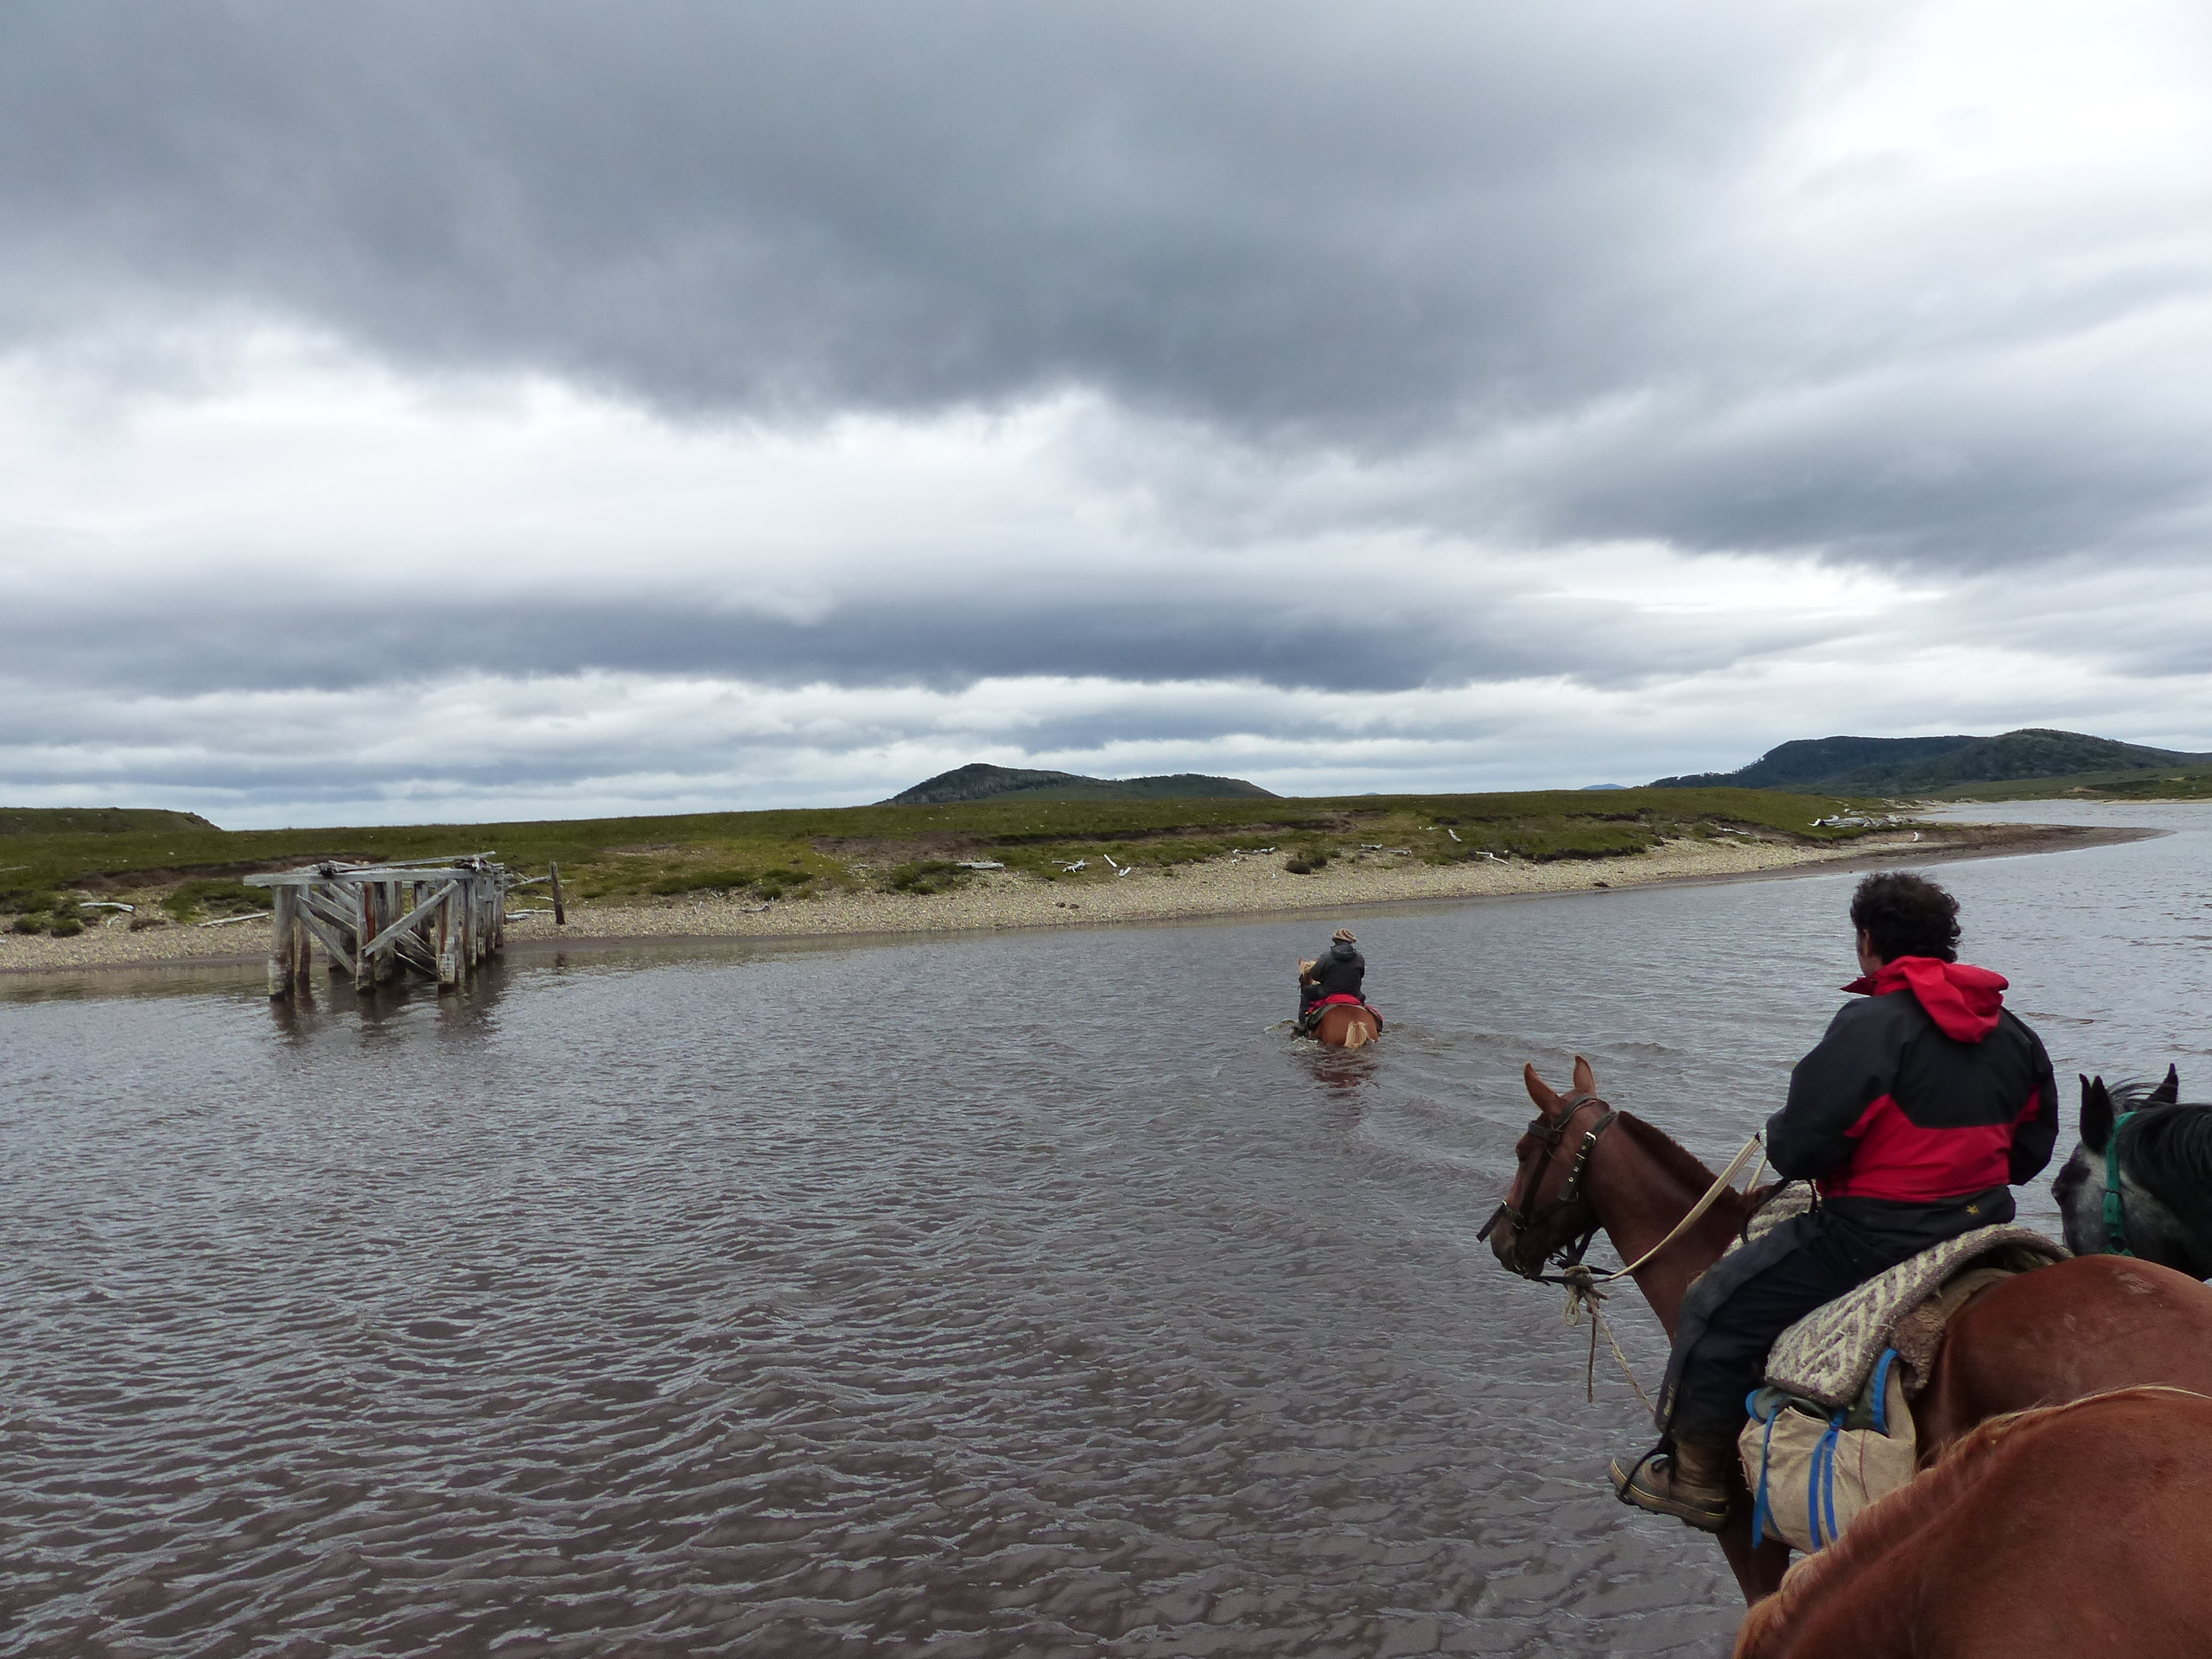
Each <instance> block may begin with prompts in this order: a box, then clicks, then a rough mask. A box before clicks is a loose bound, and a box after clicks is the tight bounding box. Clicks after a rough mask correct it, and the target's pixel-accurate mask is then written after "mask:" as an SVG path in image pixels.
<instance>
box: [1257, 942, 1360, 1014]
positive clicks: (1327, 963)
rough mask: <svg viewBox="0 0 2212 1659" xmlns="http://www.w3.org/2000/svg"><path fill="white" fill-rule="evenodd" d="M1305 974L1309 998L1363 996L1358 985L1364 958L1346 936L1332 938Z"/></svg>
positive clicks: (1318, 999) (1316, 999) (1315, 999)
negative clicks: (1310, 987) (1309, 986)
mask: <svg viewBox="0 0 2212 1659" xmlns="http://www.w3.org/2000/svg"><path fill="white" fill-rule="evenodd" d="M1366 978H1367V958H1366V957H1363V956H1361V955H1360V954H1359V950H1358V948H1357V946H1356V945H1354V944H1353V943H1352V942H1351V939H1350V938H1338V939H1332V940H1330V941H1329V948H1328V949H1327V950H1324V951H1323V952H1322V953H1321V954H1320V955H1319V957H1315V958H1314V960H1313V969H1312V971H1311V972H1309V973H1308V974H1307V975H1306V982H1307V983H1308V984H1309V985H1311V986H1312V988H1313V993H1312V997H1311V1000H1312V1001H1317V1002H1318V1001H1320V1000H1321V998H1323V997H1325V996H1359V995H1363V992H1362V991H1361V989H1360V986H1361V985H1362V984H1363V982H1365V980H1366ZM1276 983H1278V984H1280V983H1281V981H1280V980H1278V981H1277V982H1276Z"/></svg>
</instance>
